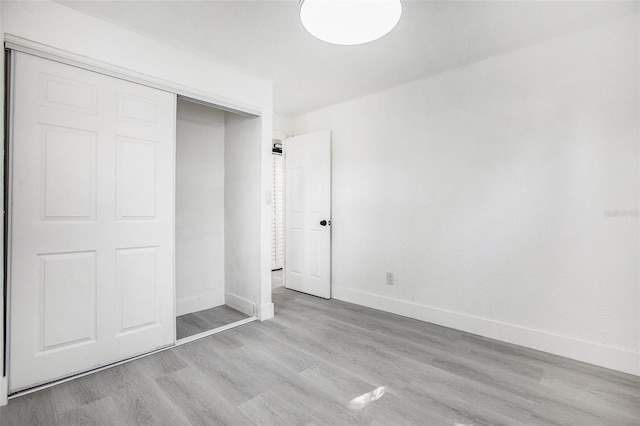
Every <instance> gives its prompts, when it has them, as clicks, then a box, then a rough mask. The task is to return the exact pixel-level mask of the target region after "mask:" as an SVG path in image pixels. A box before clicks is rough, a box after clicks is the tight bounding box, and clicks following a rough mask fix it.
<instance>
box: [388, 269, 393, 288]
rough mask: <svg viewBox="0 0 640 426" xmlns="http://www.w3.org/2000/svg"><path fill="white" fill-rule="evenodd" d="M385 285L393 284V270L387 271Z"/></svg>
mask: <svg viewBox="0 0 640 426" xmlns="http://www.w3.org/2000/svg"><path fill="white" fill-rule="evenodd" d="M387 285H393V272H387Z"/></svg>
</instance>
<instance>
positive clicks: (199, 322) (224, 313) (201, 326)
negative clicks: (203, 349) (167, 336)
mask: <svg viewBox="0 0 640 426" xmlns="http://www.w3.org/2000/svg"><path fill="white" fill-rule="evenodd" d="M246 318H249V315H246V314H243V313H242V312H240V311H237V310H235V309H233V308H231V307H229V306H227V305H222V306H216V307H215V308H210V309H205V310H203V311H198V312H193V313H191V314H186V315H180V316H179V317H176V337H177V338H178V340H180V339H183V338H185V337H189V336H193V335H196V334H199V333H202V332H205V331H209V330H213V329H214V328H218V327H222V326H224V325H229V324H233V323H234V322H236V321H240V320H243V319H246Z"/></svg>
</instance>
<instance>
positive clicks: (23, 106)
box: [9, 53, 175, 392]
mask: <svg viewBox="0 0 640 426" xmlns="http://www.w3.org/2000/svg"><path fill="white" fill-rule="evenodd" d="M12 84H13V86H12V88H11V95H12V96H11V98H12V99H13V100H14V101H13V107H12V110H11V117H12V124H11V128H12V141H11V146H10V162H11V164H10V174H11V178H10V182H11V188H10V197H11V198H10V200H11V201H10V209H11V210H10V215H9V216H10V227H11V228H10V234H11V240H10V250H9V256H10V257H9V265H10V268H9V274H10V276H9V285H10V334H9V381H10V391H11V392H15V391H18V390H21V389H25V388H28V387H31V386H35V385H38V384H41V383H46V382H48V381H51V380H55V379H58V378H61V377H65V376H68V375H72V374H75V373H78V372H81V371H85V370H88V369H91V368H95V367H98V366H100V365H105V364H109V363H112V362H115V361H118V360H120V359H123V358H126V357H130V356H134V355H137V354H140V353H144V352H147V351H150V350H153V349H156V348H159V347H162V346H166V345H169V344H172V343H173V341H174V340H173V328H174V317H173V261H172V259H173V226H172V223H173V185H172V179H173V161H174V160H173V156H174V154H173V153H174V149H173V146H174V131H173V129H174V122H175V96H174V95H172V94H169V93H166V92H162V91H159V90H156V89H151V88H148V87H143V86H137V85H134V84H131V83H128V82H124V81H122V80H118V79H115V78H111V77H107V76H105V75H101V74H98V73H93V72H90V71H87V70H83V69H80V68H76V67H72V66H68V65H64V64H61V63H57V62H53V61H49V60H45V59H42V58H39V57H35V56H31V55H27V54H22V53H14V54H13V70H12ZM120 123H123V124H120ZM122 141H125V142H127V143H129V142H130V141H133V142H130V146H132V147H134V148H132V149H129V150H127V149H124V150H122V151H121V152H119V151H118V147H119V144H120V145H123V146H125V145H126V143H124V142H122ZM140 141H142V142H140ZM121 142H122V143H121ZM119 155H120V158H119V157H118V156H119ZM119 160H121V161H120V163H122V162H124V166H122V164H120V165H119ZM120 166H122V168H120ZM119 172H120V174H119ZM119 179H120V180H119ZM118 200H120V201H122V203H123V204H122V209H121V210H119V209H120V207H119V206H120V204H119V203H118V202H117V201H118Z"/></svg>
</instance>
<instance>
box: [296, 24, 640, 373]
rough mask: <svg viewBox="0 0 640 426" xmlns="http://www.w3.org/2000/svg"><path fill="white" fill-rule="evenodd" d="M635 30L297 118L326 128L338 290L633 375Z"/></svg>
mask: <svg viewBox="0 0 640 426" xmlns="http://www.w3.org/2000/svg"><path fill="white" fill-rule="evenodd" d="M638 28H639V21H638V17H637V16H634V17H628V18H624V19H621V20H617V21H615V22H610V23H607V24H604V25H600V26H597V27H592V28H589V29H586V30H583V31H580V32H577V33H574V34H571V35H568V36H563V37H560V38H557V39H553V40H550V41H546V42H543V43H540V44H538V45H535V46H533V47H529V48H526V49H522V50H518V51H515V52H512V53H509V54H505V55H502V56H499V57H495V58H491V59H488V60H485V61H482V62H478V63H475V64H472V65H469V66H466V67H463V68H459V69H456V70H453V71H449V72H446V73H443V74H440V75H437V76H435V77H432V78H428V79H425V80H420V81H416V82H412V83H410V84H406V85H403V86H399V87H396V88H393V89H391V90H387V91H384V92H381V93H377V94H374V95H371V96H367V97H364V98H360V99H357V100H353V101H350V102H346V103H342V104H339V105H335V106H333V107H330V108H327V109H323V110H320V111H317V112H314V113H311V114H308V115H305V116H302V117H298V118H297V119H296V120H295V131H296V134H301V133H306V132H311V131H314V130H319V129H324V128H330V129H332V132H333V133H332V134H333V153H332V154H333V160H332V161H333V182H332V191H333V196H332V202H333V206H332V207H333V212H332V216H333V217H332V222H333V225H332V233H333V234H332V236H333V253H332V256H333V257H332V268H333V269H332V290H333V296H334V297H335V298H338V299H342V300H346V301H350V302H354V303H359V304H363V305H367V306H371V307H375V308H379V309H383V310H386V311H390V312H395V313H398V314H401V315H406V316H410V317H414V318H419V319H423V320H426V321H430V322H434V323H438V324H442V325H445V326H449V327H454V328H458V329H462V330H467V331H470V332H473V333H478V334H481V335H485V336H489V337H493V338H496V339H500V340H505V341H508V342H513V343H516V344H520V345H525V346H529V347H533V348H537V349H541V350H544V351H548V352H553V353H557V354H561V355H564V356H568V357H572V358H575V359H579V360H583V361H586V362H590V363H594V364H599V365H603V366H607V367H610V368H614V369H618V370H622V371H627V372H631V373H635V374H640V365H639V360H640V357H639V354H638V352H639V346H640V329H639V324H640V306H639V305H640V303H639V288H640V287H639V277H638V259H639V254H640V253H639V250H638V243H639V241H638V235H639V226H638V217H637V209H638V208H639V205H638V204H639V203H638V192H639V189H640V188H639V179H638V177H639V176H638V171H639V168H638V166H639V162H638V155H639V150H638V142H639V139H638V137H639V131H640V127H639V117H640V110H639V105H638V104H639V93H640V92H639V79H640V67H639V46H638V40H639V34H638ZM616 209H618V210H625V211H626V210H634V211H635V212H634V213H633V216H631V217H630V216H626V217H606V216H605V210H616ZM387 271H390V272H393V273H394V274H395V280H396V284H395V285H394V286H389V285H386V283H385V273H386V272H387Z"/></svg>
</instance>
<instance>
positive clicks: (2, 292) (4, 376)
mask: <svg viewBox="0 0 640 426" xmlns="http://www.w3.org/2000/svg"><path fill="white" fill-rule="evenodd" d="M3 41H4V49H5V54H4V55H3V56H2V59H1V60H2V61H3V63H2V64H1V66H2V67H3V68H4V81H3V82H2V83H1V84H0V98H2V99H3V100H5V101H7V103H6V107H5V109H4V114H3V116H4V117H3V118H4V120H3V123H2V124H1V126H2V133H3V143H2V147H3V153H2V161H0V183H1V187H2V189H1V191H2V192H1V193H0V195H1V198H2V199H3V208H4V211H5V215H4V219H3V224H4V223H5V220H6V224H4V226H3V227H2V229H0V237H1V238H2V241H3V244H2V245H1V246H0V256H1V257H2V259H3V262H4V264H3V265H2V266H0V267H1V268H2V274H1V275H2V276H3V285H2V287H1V288H0V297H1V298H2V303H0V322H1V323H0V334H1V335H0V368H2V370H1V371H0V407H1V406H4V405H6V404H7V403H8V400H9V399H12V398H14V397H16V396H20V395H24V394H27V393H31V392H35V391H37V390H40V389H44V388H46V387H50V386H53V385H55V384H58V383H62V382H65V381H69V380H72V379H74V378H76V377H81V376H84V375H87V374H92V373H93V372H97V371H100V370H103V369H106V368H110V367H112V366H115V365H120V364H122V363H124V362H128V361H131V360H134V359H138V358H140V357H144V356H147V355H150V354H153V353H156V352H159V351H162V350H166V349H169V348H173V347H175V346H176V342H175V339H174V344H173V345H170V346H168V347H166V348H164V349H160V350H156V351H153V352H150V353H147V354H141V355H138V356H136V357H133V358H129V359H127V360H121V361H117V362H115V363H113V364H110V365H106V366H102V367H99V368H97V369H95V370H90V371H87V372H83V373H80V374H79V375H74V376H71V377H68V378H63V379H60V380H57V381H54V382H51V383H49V384H44V385H42V386H38V387H34V388H32V389H28V390H26V391H23V392H18V393H16V394H13V395H9V386H8V385H9V383H8V375H9V369H8V361H9V353H8V351H9V348H8V345H7V342H8V340H9V321H10V308H11V307H10V303H9V292H10V286H9V282H10V275H9V272H10V271H9V270H8V265H10V254H11V253H10V222H9V221H10V218H9V215H8V214H7V212H9V211H11V205H10V199H8V198H7V195H8V194H9V190H10V187H9V186H8V185H10V184H11V177H10V176H8V175H7V174H8V173H9V171H10V167H9V168H8V167H7V166H8V164H7V161H10V150H9V148H10V147H11V143H12V139H11V138H12V135H11V121H12V120H11V112H12V110H13V109H12V104H11V102H12V99H10V97H9V94H10V91H9V90H8V88H9V87H10V86H9V85H10V83H11V82H10V79H11V75H12V73H13V69H11V68H10V67H11V64H12V62H13V61H12V60H11V57H12V53H11V52H14V51H15V52H22V53H27V54H30V55H33V56H37V57H40V58H44V59H48V60H52V61H55V62H60V63H63V64H66V65H71V66H74V67H77V68H82V69H84V70H87V71H92V72H96V73H99V74H103V75H107V76H110V77H114V78H118V79H121V80H125V81H128V82H131V83H135V84H140V85H143V86H147V87H151V88H155V89H159V90H163V91H166V92H170V93H173V94H175V95H176V96H177V98H182V99H185V100H189V101H191V102H195V103H199V104H202V105H206V106H210V107H214V108H217V109H220V110H224V111H228V112H232V113H235V114H239V115H243V116H247V117H253V118H258V119H261V120H262V118H263V114H264V111H263V110H262V108H261V107H259V106H257V105H250V104H246V103H242V102H239V101H236V100H232V99H229V98H226V97H221V96H216V95H212V94H210V93H206V92H203V91H200V90H197V89H194V88H191V87H187V86H182V85H180V84H177V83H173V82H170V81H167V80H163V79H160V78H156V77H152V76H150V75H146V74H142V73H139V72H136V71H133V70H129V69H126V68H122V67H119V66H116V65H112V64H109V63H107V62H103V61H99V60H95V59H91V58H89V57H85V56H82V55H77V54H74V53H72V52H68V51H65V50H62V49H58V48H55V47H51V46H48V45H45V44H42V43H38V42H34V41H31V40H28V39H25V38H22V37H18V36H14V35H11V34H5V35H4V40H3ZM174 139H175V136H174ZM174 149H175V146H174ZM174 154H175V153H174ZM173 180H174V187H173V193H174V196H175V170H174V176H173ZM263 180H264V177H263ZM264 183H265V182H262V187H264ZM173 208H174V213H175V202H174V206H173ZM5 226H6V227H7V229H6V230H5ZM172 228H173V229H172V232H173V242H174V246H175V221H174V223H173V224H172ZM262 235H264V232H262ZM263 243H264V241H262V242H261V245H263ZM5 247H6V250H5ZM173 262H174V272H173V274H174V276H173V288H174V311H175V288H176V286H175V252H174V256H173ZM5 265H6V266H5ZM265 284H267V285H268V286H269V294H271V288H270V287H271V283H270V281H269V282H266V283H265V281H264V280H261V282H260V287H261V289H260V294H264V293H265V291H264V290H265V289H264V288H263V287H265ZM269 302H270V300H269ZM258 306H261V305H260V301H258ZM272 316H273V304H272V303H271V304H270V310H269V309H266V310H265V312H259V315H258V317H256V318H253V319H252V320H254V319H261V320H264V319H269V318H271V317H272ZM211 334H213V333H211ZM202 337H206V336H202ZM183 343H184V342H183Z"/></svg>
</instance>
